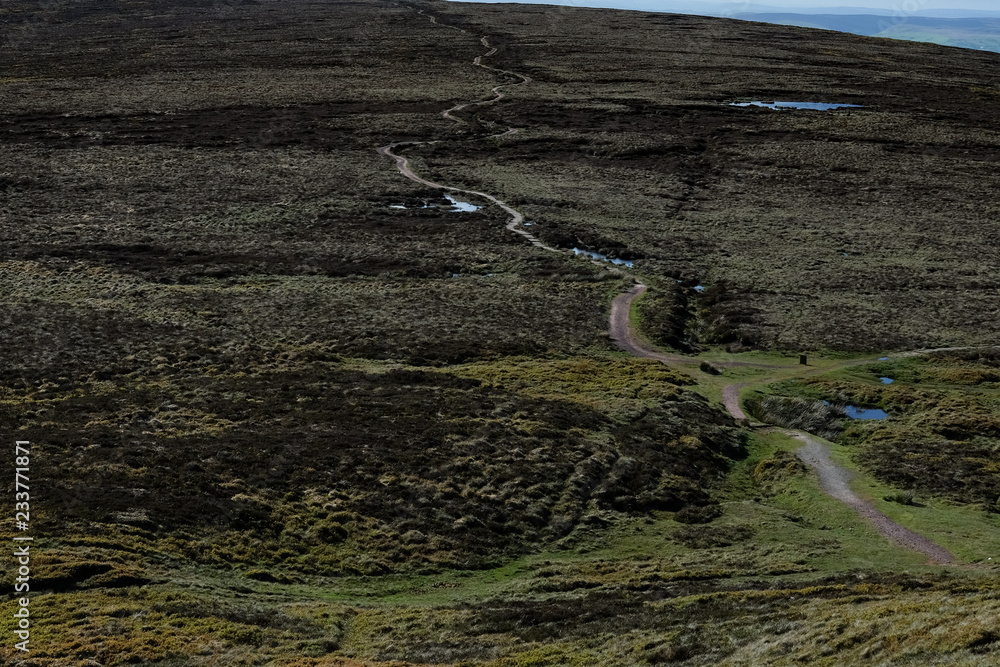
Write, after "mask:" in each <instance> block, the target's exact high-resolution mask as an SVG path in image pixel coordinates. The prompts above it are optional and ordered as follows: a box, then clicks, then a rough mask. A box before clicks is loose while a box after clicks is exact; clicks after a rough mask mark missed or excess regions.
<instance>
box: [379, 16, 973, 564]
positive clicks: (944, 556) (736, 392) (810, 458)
mask: <svg viewBox="0 0 1000 667" xmlns="http://www.w3.org/2000/svg"><path fill="white" fill-rule="evenodd" d="M418 13H420V14H422V15H426V14H425V12H424V11H423V10H420V11H419V12H418ZM428 18H429V19H430V21H431V23H434V24H435V25H439V26H441V27H444V28H450V29H452V30H457V31H459V32H462V33H466V34H468V33H467V31H466V30H463V29H462V28H458V27H455V26H449V25H445V24H443V23H439V22H438V21H437V19H436V17H434V16H429V15H428ZM480 42H481V43H482V45H483V47H484V48H486V49H488V50H487V52H486V53H484V54H482V55H480V56H476V58H475V59H474V60H473V61H472V64H473V65H475V66H477V67H482V68H483V69H487V70H490V71H492V72H496V73H498V74H503V75H507V76H511V77H515V78H518V79H520V81H519V82H516V83H508V84H499V85H497V86H494V87H493V88H491V89H490V90H491V92H492V93H493V97H492V98H490V99H487V100H480V101H476V102H466V103H463V104H457V105H455V106H453V107H451V108H449V109H446V110H444V111H442V112H441V116H442V117H443V118H446V119H447V120H450V121H453V122H455V123H458V124H461V125H466V126H467V125H468V123H467V122H466V121H465V120H463V119H462V118H459V117H457V116H455V115H454V114H455V113H457V112H459V111H462V110H463V109H467V108H469V107H475V106H485V105H488V104H495V103H497V102H499V101H500V100H502V99H504V98H505V95H504V93H503V92H501V89H502V88H505V87H508V86H523V85H525V84H528V83H531V78H530V77H528V76H525V75H523V74H518V73H516V72H511V71H508V70H503V69H498V68H496V67H490V66H488V65H484V64H483V63H482V60H483V58H488V57H490V56H492V55H494V54H495V53H496V52H497V49H496V47H494V46H492V45H491V44H490V42H489V39H488V38H487V37H485V36H484V37H482V38H481V39H480ZM518 131H519V130H518V129H517V128H509V129H507V130H506V131H504V132H501V133H499V134H494V135H489V136H488V137H484V138H491V137H504V136H510V135H513V134H516V133H517V132H518ZM436 143H439V142H438V141H400V142H396V143H391V144H388V145H386V146H381V147H379V148H378V149H377V151H378V153H379V154H380V155H383V156H385V157H387V158H390V159H392V160H394V161H395V163H396V168H397V169H398V170H399V172H400V173H401V174H402V175H403V176H405V177H406V178H408V179H410V180H411V181H414V182H416V183H420V184H421V185H425V186H427V187H429V188H434V189H436V190H447V191H449V192H455V193H460V194H466V195H473V196H476V197H481V198H483V199H485V200H487V201H489V202H492V203H493V204H495V205H496V206H498V207H500V208H501V209H503V211H504V212H505V213H507V215H509V216H510V221H509V222H508V223H507V229H508V230H510V231H512V232H514V233H515V234H520V235H521V236H523V237H524V238H525V239H527V240H528V241H529V242H530V243H531V244H532V245H534V246H536V247H538V248H542V249H544V250H548V251H551V252H556V253H565V252H566V251H563V250H559V249H557V248H553V247H551V246H549V245H546V244H545V243H542V241H541V240H540V239H538V238H537V237H535V236H534V235H532V234H530V233H529V232H527V231H526V230H525V229H523V228H522V227H521V225H522V223H523V222H524V215H523V214H522V213H521V212H520V211H518V210H517V209H515V208H514V207H513V206H511V205H510V204H507V203H506V202H504V201H502V200H500V199H498V198H497V197H494V196H493V195H490V194H487V193H485V192H480V191H478V190H467V189H464V188H458V187H455V186H451V185H445V184H443V183H437V182H434V181H431V180H428V179H426V178H423V177H422V176H420V175H418V174H417V173H415V172H414V171H413V169H412V168H411V167H410V163H409V160H408V159H407V158H406V157H404V156H402V155H399V154H398V153H396V152H395V149H396V148H399V147H403V146H420V145H431V144H436ZM593 263H594V264H598V265H601V263H600V262H598V261H596V260H594V261H593ZM605 268H606V270H608V271H610V272H612V273H617V274H619V275H624V276H625V277H627V278H630V279H632V280H633V281H635V284H634V285H633V286H632V288H631V289H629V290H628V291H627V292H624V293H622V294H620V295H619V296H618V297H617V298H615V300H614V301H613V302H612V304H611V315H610V322H609V324H610V334H611V338H612V339H613V340H614V341H615V342H616V343H617V344H618V346H619V347H620V348H622V349H623V350H625V351H626V352H628V353H629V354H631V355H633V356H636V357H642V358H646V359H655V360H657V361H660V362H661V363H663V364H666V365H669V366H682V367H691V366H697V365H698V364H699V363H700V360H699V359H695V358H692V357H686V356H682V355H679V354H668V353H665V352H661V351H660V350H657V349H655V348H654V347H652V346H651V345H649V344H648V343H647V342H646V341H644V340H643V339H642V337H641V336H640V335H639V333H638V332H637V331H636V329H635V326H634V325H633V323H632V319H631V317H630V313H631V308H632V305H633V303H634V302H635V300H636V299H638V298H639V297H641V296H642V295H643V294H644V293H645V292H646V290H647V287H646V285H644V284H642V283H641V282H640V281H639V280H638V279H636V278H635V277H634V276H632V275H630V274H626V273H623V272H622V271H621V270H619V269H616V268H609V267H605ZM963 349H972V348H935V349H928V350H917V351H913V352H905V353H901V354H898V355H895V356H897V357H909V356H916V355H919V354H927V353H930V352H941V351H958V350H963ZM873 361H875V360H874V359H871V360H867V359H866V360H857V361H852V362H847V363H845V364H844V366H845V367H846V366H851V365H857V364H865V363H871V362H873ZM713 365H715V366H719V367H723V368H733V367H753V368H774V369H779V368H786V369H787V368H795V367H796V366H791V365H785V366H782V365H773V364H758V363H751V362H739V361H730V362H713ZM829 370H831V369H829V368H826V369H815V370H810V371H806V372H805V373H804V374H811V373H817V372H827V371H829ZM769 381H770V380H763V381H758V382H756V383H749V382H748V383H743V384H730V385H727V386H726V387H724V388H723V391H722V399H723V403H724V405H725V407H726V410H727V411H728V412H729V414H730V415H731V416H732V417H734V418H735V419H738V420H746V419H748V417H747V415H746V413H745V412H743V409H742V408H741V407H740V390H741V389H743V388H744V387H747V386H750V385H752V384H759V383H761V382H763V383H766V382H769ZM774 430H777V431H779V432H782V433H785V434H787V435H789V436H791V437H793V438H796V439H798V440H801V441H802V442H803V443H804V446H803V447H802V448H801V449H799V450H798V452H797V454H798V456H799V458H800V459H801V460H802V461H803V462H804V463H805V464H806V465H808V466H809V467H811V468H812V469H813V470H815V471H816V473H817V475H818V476H819V481H820V485H821V486H822V488H823V490H824V491H825V492H826V493H827V494H828V495H830V496H831V497H833V498H835V499H837V500H839V501H840V502H842V503H844V504H845V505H847V506H848V507H851V508H852V509H854V510H855V511H856V512H857V513H858V514H859V515H861V516H862V517H864V518H865V519H867V520H868V521H869V522H871V524H872V525H873V526H874V527H875V529H876V530H877V531H878V532H879V533H880V534H882V535H883V536H885V537H887V538H888V539H890V540H892V541H893V542H895V543H897V544H899V545H901V546H903V547H906V548H908V549H911V550H913V551H916V552H919V553H922V554H924V555H926V556H927V557H928V558H929V559H930V561H931V562H932V563H936V564H942V565H946V564H953V563H954V562H955V558H954V556H952V554H951V553H949V552H948V551H947V550H946V549H944V548H943V547H941V546H940V545H938V544H936V543H935V542H933V541H932V540H930V539H928V538H926V537H924V536H923V535H920V534H919V533H915V532H914V531H912V530H910V529H908V528H905V527H903V526H901V525H900V524H898V523H896V522H895V521H893V520H892V519H890V518H889V517H887V516H886V515H884V514H882V513H881V512H879V511H878V510H877V509H875V507H874V506H872V504H871V503H869V502H868V501H866V500H864V499H863V498H861V497H859V496H858V495H857V494H856V493H854V491H852V490H851V488H850V484H849V482H850V478H851V473H850V471H848V470H847V469H845V468H843V467H841V466H838V465H837V464H836V463H834V462H833V461H832V460H831V459H830V452H829V449H828V448H827V446H826V445H825V444H824V443H823V442H821V441H820V440H818V439H817V438H816V437H814V436H812V435H810V434H808V433H804V432H801V431H792V430H788V429H774Z"/></svg>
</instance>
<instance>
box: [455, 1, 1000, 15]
mask: <svg viewBox="0 0 1000 667" xmlns="http://www.w3.org/2000/svg"><path fill="white" fill-rule="evenodd" d="M472 1H477V0H472ZM478 1H481V2H482V1H485V2H518V1H520V2H529V3H534V4H550V5H568V6H572V7H609V8H617V9H641V10H645V11H686V12H691V13H708V14H722V15H728V14H737V13H749V12H796V11H805V12H811V13H820V12H817V10H826V9H830V10H831V11H830V12H829V13H837V14H841V13H850V14H866V13H878V14H888V15H894V16H916V15H919V14H920V13H922V12H928V11H929V12H934V11H935V10H950V15H955V16H957V15H961V14H962V12H961V11H956V10H972V13H974V12H976V11H989V12H991V13H995V14H996V15H998V16H1000V0H763V1H762V2H756V1H753V0H478ZM972 13H970V15H972Z"/></svg>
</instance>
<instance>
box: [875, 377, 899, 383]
mask: <svg viewBox="0 0 1000 667" xmlns="http://www.w3.org/2000/svg"><path fill="white" fill-rule="evenodd" d="M879 379H880V380H882V384H892V383H893V382H895V380H893V379H892V378H879Z"/></svg>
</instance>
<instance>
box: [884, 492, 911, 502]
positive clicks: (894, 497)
mask: <svg viewBox="0 0 1000 667" xmlns="http://www.w3.org/2000/svg"><path fill="white" fill-rule="evenodd" d="M882 499H883V500H885V501H886V502H890V503H899V504H900V505H913V504H915V502H914V494H913V491H897V492H896V493H889V494H886V495H885V496H883V497H882Z"/></svg>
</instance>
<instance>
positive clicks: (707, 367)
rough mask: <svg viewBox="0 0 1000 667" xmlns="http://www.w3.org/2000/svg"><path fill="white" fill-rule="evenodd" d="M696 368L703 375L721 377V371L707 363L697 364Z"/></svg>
mask: <svg viewBox="0 0 1000 667" xmlns="http://www.w3.org/2000/svg"><path fill="white" fill-rule="evenodd" d="M698 368H700V369H701V371H702V372H703V373H708V374H709V375H722V371H720V370H719V369H718V368H716V367H715V366H713V365H712V364H710V363H708V362H707V361H703V362H701V363H700V364H698Z"/></svg>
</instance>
